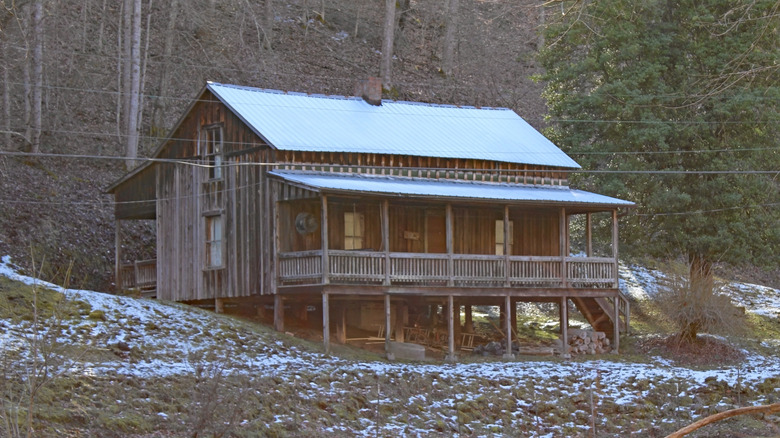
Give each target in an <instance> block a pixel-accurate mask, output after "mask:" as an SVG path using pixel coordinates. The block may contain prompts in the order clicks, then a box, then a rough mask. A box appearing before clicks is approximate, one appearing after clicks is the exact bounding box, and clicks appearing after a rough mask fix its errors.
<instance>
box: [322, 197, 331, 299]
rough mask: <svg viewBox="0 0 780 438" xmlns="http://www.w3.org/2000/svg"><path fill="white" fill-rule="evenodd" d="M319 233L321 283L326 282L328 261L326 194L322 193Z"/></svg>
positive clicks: (327, 280)
mask: <svg viewBox="0 0 780 438" xmlns="http://www.w3.org/2000/svg"><path fill="white" fill-rule="evenodd" d="M320 224H321V226H320V234H321V238H320V240H321V241H322V284H328V282H329V281H330V280H329V278H328V271H329V266H330V263H329V262H328V196H327V195H325V194H324V193H323V195H322V218H321V219H320Z"/></svg>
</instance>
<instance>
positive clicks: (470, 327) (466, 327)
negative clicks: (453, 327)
mask: <svg viewBox="0 0 780 438" xmlns="http://www.w3.org/2000/svg"><path fill="white" fill-rule="evenodd" d="M465 311H466V322H465V323H464V324H463V331H464V332H466V333H474V321H473V320H472V316H471V304H466V309H465Z"/></svg>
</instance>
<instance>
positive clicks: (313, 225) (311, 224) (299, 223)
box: [295, 212, 319, 234]
mask: <svg viewBox="0 0 780 438" xmlns="http://www.w3.org/2000/svg"><path fill="white" fill-rule="evenodd" d="M318 226H319V224H318V223H317V218H315V217H314V215H312V214H311V213H307V212H301V213H298V215H297V216H295V231H297V232H298V234H309V233H313V232H315V231H317V227H318Z"/></svg>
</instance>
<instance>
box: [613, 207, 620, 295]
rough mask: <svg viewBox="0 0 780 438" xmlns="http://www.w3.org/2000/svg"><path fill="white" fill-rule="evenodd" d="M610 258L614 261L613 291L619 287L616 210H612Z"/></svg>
mask: <svg viewBox="0 0 780 438" xmlns="http://www.w3.org/2000/svg"><path fill="white" fill-rule="evenodd" d="M612 258H613V259H614V260H615V285H614V287H615V289H617V288H618V287H619V282H618V278H619V276H618V219H617V209H615V210H612Z"/></svg>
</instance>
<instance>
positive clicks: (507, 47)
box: [0, 0, 546, 291]
mask: <svg viewBox="0 0 780 438" xmlns="http://www.w3.org/2000/svg"><path fill="white" fill-rule="evenodd" d="M120 3H121V2H100V1H97V0H86V1H83V2H74V1H60V2H49V3H47V6H46V10H45V17H44V20H43V26H44V34H45V44H44V64H45V65H44V90H45V96H44V98H45V102H44V106H43V128H44V129H43V134H42V145H41V152H42V153H45V154H67V155H79V156H89V158H86V157H83V158H35V159H32V158H20V157H16V156H8V155H3V154H2V153H3V152H12V153H13V152H17V151H20V150H22V151H23V150H27V149H28V145H27V144H25V142H24V141H23V140H22V139H23V138H24V135H26V133H25V131H26V122H25V119H24V114H25V110H24V108H25V105H26V103H25V95H26V90H25V89H24V86H23V85H24V84H23V83H22V82H20V81H18V80H12V78H22V77H24V75H25V74H28V73H26V72H25V68H26V67H25V65H26V64H25V62H26V60H27V59H29V53H28V52H27V51H26V50H28V48H29V45H28V43H27V39H26V38H27V36H26V34H25V33H24V32H25V31H29V29H28V27H29V23H28V22H26V21H25V13H27V12H28V11H27V10H26V9H25V8H26V6H25V5H26V4H25V3H22V4H20V5H18V9H13V8H11V7H9V9H7V10H5V9H4V10H3V11H2V12H1V13H0V30H3V32H0V45H1V47H0V48H2V49H3V50H4V51H5V52H4V53H6V54H7V56H4V57H3V58H2V61H0V66H2V67H3V68H4V71H5V72H6V74H7V75H8V76H7V77H6V78H7V79H6V81H5V82H4V88H3V90H2V91H3V93H4V94H5V95H6V97H8V107H7V108H8V110H7V112H4V115H3V116H2V120H3V128H2V129H0V130H4V131H8V132H13V133H15V134H16V135H11V134H7V135H3V136H1V137H0V187H2V190H3V196H2V198H0V199H1V201H0V202H2V204H0V253H2V254H11V255H13V256H14V259H15V260H17V262H18V263H19V264H21V265H22V266H25V267H26V268H27V269H28V270H29V272H32V267H33V264H35V265H37V266H38V270H40V269H41V267H40V265H41V264H43V272H44V273H45V274H46V275H45V277H46V278H58V277H59V279H58V280H57V281H58V282H61V283H64V282H65V281H67V282H69V283H70V284H73V285H80V286H84V287H87V288H89V289H93V290H102V291H110V290H112V289H113V284H112V282H113V278H112V277H113V275H112V270H113V244H114V243H113V241H114V230H113V227H114V224H113V222H112V210H111V204H110V201H111V198H110V197H109V196H106V195H104V194H103V190H104V189H105V188H106V187H107V186H108V185H109V184H110V183H111V182H113V181H115V180H116V179H118V178H119V177H120V176H121V175H122V174H123V173H124V171H125V170H124V165H123V162H122V161H121V160H115V159H113V158H116V157H117V156H121V155H122V153H123V149H122V137H121V136H120V135H119V132H120V130H119V128H118V123H119V114H118V112H117V111H118V108H119V106H118V100H117V99H118V98H117V92H118V91H119V90H118V87H117V81H118V70H117V69H118V65H117V62H116V60H117V57H118V56H119V53H120V46H121V44H119V40H118V35H117V30H118V28H119V23H120V8H119V4H120ZM399 4H402V5H405V6H406V7H405V8H404V9H402V14H401V17H400V18H399V23H398V28H397V31H396V39H395V49H394V60H393V83H392V86H391V88H390V90H389V91H388V93H387V95H386V96H385V98H392V99H399V100H412V101H423V102H433V103H447V104H462V105H477V106H501V107H509V108H512V109H514V110H515V111H516V112H517V113H518V114H520V115H521V116H522V117H524V118H525V119H526V120H527V121H528V122H529V123H531V124H532V125H534V126H535V127H537V128H542V127H543V123H544V122H543V115H544V114H545V112H546V111H545V106H544V103H543V100H542V98H541V90H542V87H541V84H538V83H535V82H534V81H532V80H531V76H532V75H534V74H536V73H538V72H539V70H538V67H537V64H536V62H535V61H534V56H535V52H536V50H537V45H538V43H539V39H538V37H537V34H536V28H537V26H538V25H539V23H540V20H541V19H542V18H543V16H542V12H541V10H540V8H539V2H535V1H531V0H523V1H519V2H483V1H477V0H462V1H461V2H460V13H459V31H458V37H457V42H458V44H457V50H456V62H455V69H454V72H453V75H452V76H449V77H443V76H442V75H441V74H440V72H439V70H440V68H441V56H442V44H443V37H444V28H445V22H446V15H445V12H444V5H443V3H439V2H420V1H409V0H407V1H404V2H399ZM265 16H266V14H265V10H264V8H263V2H249V3H247V2H243V1H240V0H228V1H220V2H214V1H211V0H196V1H192V2H186V5H185V4H181V3H179V2H175V1H174V2H148V3H147V2H143V10H142V19H143V20H144V29H143V35H142V37H143V42H144V52H143V55H144V59H143V62H144V63H143V68H144V81H143V90H144V100H143V112H142V119H141V120H142V123H141V125H142V128H141V146H140V154H141V155H142V156H143V155H145V154H149V153H151V151H153V150H154V148H155V147H156V146H157V143H158V141H160V139H161V138H162V137H163V136H164V135H165V134H166V133H167V132H168V130H169V129H170V128H171V127H172V126H173V125H174V124H175V123H176V122H177V120H178V118H179V117H180V116H181V114H182V112H183V111H184V110H185V108H186V107H187V106H188V105H189V104H190V102H191V100H192V99H193V98H194V97H195V95H196V94H197V92H198V91H199V90H200V89H201V88H202V87H203V85H204V84H205V82H206V81H207V80H213V81H218V82H224V83H236V84H242V85H251V86H257V87H263V88H271V89H280V90H290V91H300V92H308V93H323V94H338V95H351V94H352V92H353V89H354V85H355V83H356V82H357V81H358V80H360V79H365V78H366V77H368V76H377V75H378V74H379V61H380V56H381V53H380V52H379V50H378V49H379V48H380V47H381V42H382V41H381V38H382V23H383V9H382V2H380V1H379V0H372V1H371V2H353V1H348V0H328V1H321V2H311V1H306V0H297V1H284V2H282V1H274V2H273V26H272V32H271V33H270V34H271V49H268V48H265V47H263V44H262V42H261V41H260V40H261V39H262V36H263V35H265V33H264V29H263V27H262V23H263V22H264V21H263V20H264V18H265ZM15 22H18V25H11V24H13V23H15ZM147 30H149V31H148V32H147ZM96 156H97V157H106V158H96ZM153 229H154V228H153V225H152V224H133V225H132V228H131V229H130V230H129V232H130V233H131V234H130V236H133V234H132V233H135V238H134V239H127V240H128V241H130V240H135V241H136V243H135V245H134V246H133V247H130V248H126V249H125V253H126V254H127V256H128V257H139V258H145V257H149V256H150V255H153V254H154V249H153V245H154V242H153V231H152V230H153ZM71 263H72V264H73V265H72V269H71V274H72V275H71V276H70V278H69V279H67V280H66V279H64V278H62V275H63V273H64V271H65V270H66V269H67V266H68V265H69V264H71Z"/></svg>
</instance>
